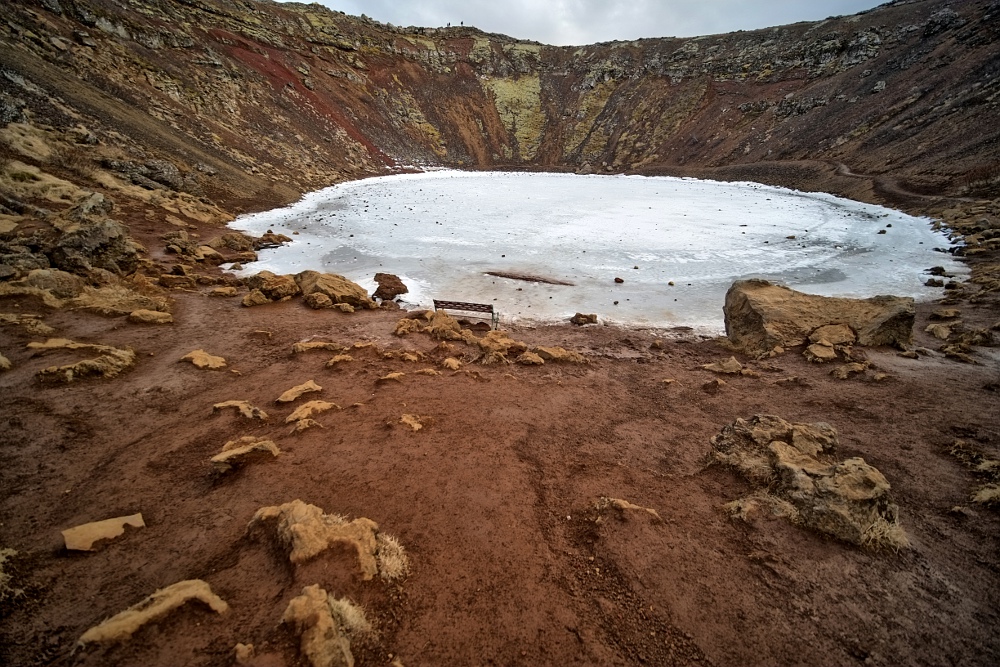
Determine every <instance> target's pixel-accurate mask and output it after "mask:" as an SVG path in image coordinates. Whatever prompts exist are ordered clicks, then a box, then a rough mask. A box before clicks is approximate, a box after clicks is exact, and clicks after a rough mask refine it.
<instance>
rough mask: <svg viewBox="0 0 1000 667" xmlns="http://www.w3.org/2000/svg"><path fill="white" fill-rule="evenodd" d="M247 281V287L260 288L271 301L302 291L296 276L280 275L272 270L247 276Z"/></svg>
mask: <svg viewBox="0 0 1000 667" xmlns="http://www.w3.org/2000/svg"><path fill="white" fill-rule="evenodd" d="M245 282H246V284H247V287H249V288H250V289H251V290H259V291H260V293H261V294H263V295H264V296H265V297H267V299H268V300H270V301H278V300H280V299H284V298H285V297H292V296H295V295H296V294H299V293H301V292H302V290H301V289H300V288H299V285H298V283H297V282H296V278H295V277H293V276H279V275H275V274H273V273H271V272H270V271H261V272H260V273H258V274H257V275H255V276H250V277H249V278H247V279H246V281H245Z"/></svg>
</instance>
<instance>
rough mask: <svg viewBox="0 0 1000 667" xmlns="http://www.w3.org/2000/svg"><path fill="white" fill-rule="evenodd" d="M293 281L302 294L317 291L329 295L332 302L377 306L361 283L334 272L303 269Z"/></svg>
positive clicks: (355, 306) (362, 306)
mask: <svg viewBox="0 0 1000 667" xmlns="http://www.w3.org/2000/svg"><path fill="white" fill-rule="evenodd" d="M295 282H296V283H298V286H299V288H300V289H301V290H302V293H303V294H306V295H309V294H314V293H316V292H319V293H321V294H325V295H326V296H328V297H330V300H331V301H333V303H335V304H337V303H346V304H348V305H349V306H353V307H354V308H371V309H374V308H376V307H377V306H376V305H375V302H374V301H372V300H371V299H370V298H369V297H368V292H366V291H365V288H363V287H362V286H361V285H358V284H357V283H354V282H351V281H350V280H348V279H347V278H345V277H344V276H339V275H337V274H335V273H320V272H318V271H303V272H302V273H299V274H296V276H295Z"/></svg>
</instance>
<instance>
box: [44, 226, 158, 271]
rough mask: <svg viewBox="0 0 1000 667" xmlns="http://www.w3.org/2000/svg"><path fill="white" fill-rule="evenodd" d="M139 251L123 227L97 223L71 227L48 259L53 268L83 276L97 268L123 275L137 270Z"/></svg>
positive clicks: (54, 247)
mask: <svg viewBox="0 0 1000 667" xmlns="http://www.w3.org/2000/svg"><path fill="white" fill-rule="evenodd" d="M139 250H140V246H139V245H137V244H136V243H134V242H133V241H132V239H131V237H129V234H128V228H127V227H126V226H125V225H123V224H121V223H118V222H115V221H114V220H100V221H97V222H85V223H81V224H79V225H75V226H74V228H73V229H72V230H71V231H69V232H67V233H65V234H63V235H62V237H60V238H59V240H58V241H56V243H55V245H54V246H53V248H52V250H51V251H50V252H49V253H48V256H49V259H50V260H51V261H52V264H53V266H55V267H57V268H60V269H63V270H65V271H70V272H74V273H85V272H87V271H90V270H91V269H93V268H98V269H106V270H108V271H111V272H112V273H117V274H125V273H132V272H134V271H135V270H136V269H137V268H138V267H139V259H140V257H139Z"/></svg>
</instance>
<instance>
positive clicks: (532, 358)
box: [514, 352, 545, 366]
mask: <svg viewBox="0 0 1000 667" xmlns="http://www.w3.org/2000/svg"><path fill="white" fill-rule="evenodd" d="M514 361H516V362H517V363H519V364H521V365H523V366H541V365H543V364H544V363H545V360H544V359H542V358H541V357H540V356H538V355H537V354H535V353H534V352H524V353H523V354H521V356H519V357H518V358H517V359H515V360H514Z"/></svg>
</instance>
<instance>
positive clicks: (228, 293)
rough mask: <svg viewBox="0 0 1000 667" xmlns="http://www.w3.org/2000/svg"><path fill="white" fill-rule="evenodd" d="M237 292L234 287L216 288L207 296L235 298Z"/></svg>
mask: <svg viewBox="0 0 1000 667" xmlns="http://www.w3.org/2000/svg"><path fill="white" fill-rule="evenodd" d="M237 294H238V291H237V289H236V288H235V287H216V288H214V289H213V290H211V291H210V292H209V293H208V295H209V296H221V297H232V296H236V295H237Z"/></svg>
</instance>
